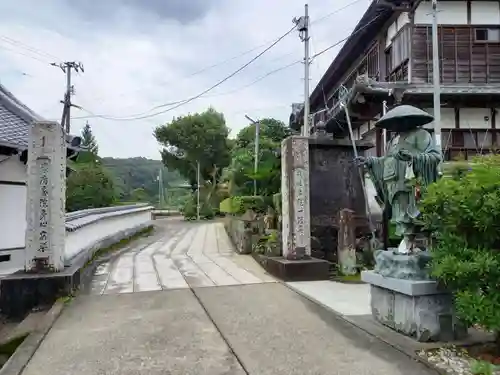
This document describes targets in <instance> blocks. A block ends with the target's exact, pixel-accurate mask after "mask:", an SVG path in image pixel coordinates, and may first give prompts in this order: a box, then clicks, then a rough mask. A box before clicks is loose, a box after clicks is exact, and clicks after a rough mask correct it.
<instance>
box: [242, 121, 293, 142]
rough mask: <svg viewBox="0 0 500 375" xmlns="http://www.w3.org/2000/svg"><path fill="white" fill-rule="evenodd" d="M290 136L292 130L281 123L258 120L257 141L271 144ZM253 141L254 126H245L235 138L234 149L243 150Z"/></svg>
mask: <svg viewBox="0 0 500 375" xmlns="http://www.w3.org/2000/svg"><path fill="white" fill-rule="evenodd" d="M291 134H292V130H291V129H290V128H289V127H287V126H286V125H285V123H284V122H283V121H279V120H276V119H274V118H263V119H262V120H259V139H263V138H265V139H269V140H271V141H273V142H281V141H282V140H283V139H285V138H286V137H288V136H289V135H291ZM254 141H255V124H250V125H248V126H245V127H244V128H243V129H241V130H240V132H239V133H238V136H237V137H236V147H239V148H244V147H247V146H248V145H249V144H250V143H253V142H254Z"/></svg>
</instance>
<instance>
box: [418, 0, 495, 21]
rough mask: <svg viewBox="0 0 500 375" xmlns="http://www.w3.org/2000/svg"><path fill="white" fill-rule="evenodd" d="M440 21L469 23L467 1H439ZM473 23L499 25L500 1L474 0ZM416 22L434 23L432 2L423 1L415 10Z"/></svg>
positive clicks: (472, 7) (472, 8)
mask: <svg viewBox="0 0 500 375" xmlns="http://www.w3.org/2000/svg"><path fill="white" fill-rule="evenodd" d="M438 11H439V13H438V23H439V24H440V25H467V24H468V23H467V2H466V1H441V2H438ZM470 21H471V22H470V24H471V25H498V24H499V23H500V5H499V2H498V1H472V2H471V20H470ZM415 24H417V25H431V24H432V2H431V1H428V0H426V1H422V2H421V3H420V5H419V6H418V8H417V9H416V10H415Z"/></svg>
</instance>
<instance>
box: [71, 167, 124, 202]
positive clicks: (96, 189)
mask: <svg viewBox="0 0 500 375" xmlns="http://www.w3.org/2000/svg"><path fill="white" fill-rule="evenodd" d="M66 193H67V194H66V211H68V212H71V211H78V210H83V209H87V208H99V207H109V206H111V205H113V203H115V202H116V198H117V195H116V190H115V186H114V182H113V178H112V176H111V175H110V174H109V173H108V172H107V171H106V170H105V169H104V168H103V167H102V166H100V165H96V164H94V163H87V164H81V165H79V166H78V168H77V169H76V170H75V171H73V172H72V173H70V175H69V177H68V178H67V180H66Z"/></svg>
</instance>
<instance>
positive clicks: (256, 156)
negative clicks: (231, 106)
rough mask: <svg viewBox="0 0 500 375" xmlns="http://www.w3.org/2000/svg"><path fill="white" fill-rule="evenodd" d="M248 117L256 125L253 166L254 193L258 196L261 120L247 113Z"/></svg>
mask: <svg viewBox="0 0 500 375" xmlns="http://www.w3.org/2000/svg"><path fill="white" fill-rule="evenodd" d="M245 117H246V119H247V120H248V121H250V122H251V123H252V124H254V125H255V142H254V143H255V150H254V166H253V173H254V178H253V195H254V196H257V179H256V178H257V171H258V170H259V133H260V122H259V121H255V120H254V119H252V118H251V117H250V116H248V115H245Z"/></svg>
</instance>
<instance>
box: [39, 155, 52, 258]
mask: <svg viewBox="0 0 500 375" xmlns="http://www.w3.org/2000/svg"><path fill="white" fill-rule="evenodd" d="M37 167H38V173H39V174H38V176H39V181H38V182H39V193H38V194H39V195H38V196H39V199H38V207H37V208H38V215H37V218H36V219H37V220H38V223H37V227H38V228H37V229H38V230H37V232H38V233H37V238H38V253H42V254H43V253H46V252H48V250H49V235H48V231H49V228H48V223H49V175H50V161H49V159H47V158H39V159H37Z"/></svg>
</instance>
